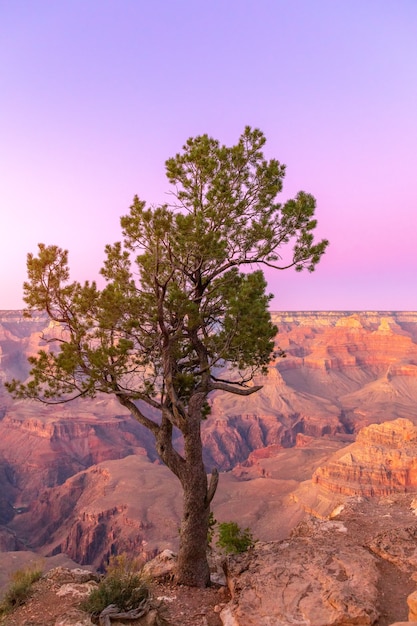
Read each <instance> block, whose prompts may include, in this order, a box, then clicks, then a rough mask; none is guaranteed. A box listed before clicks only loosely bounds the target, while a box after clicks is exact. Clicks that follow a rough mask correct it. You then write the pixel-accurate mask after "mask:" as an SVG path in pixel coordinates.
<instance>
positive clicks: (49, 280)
mask: <svg viewBox="0 0 417 626" xmlns="http://www.w3.org/2000/svg"><path fill="white" fill-rule="evenodd" d="M264 144H265V137H264V135H263V133H262V132H261V131H260V130H258V129H251V128H250V127H246V128H245V130H244V132H243V133H242V135H241V137H240V138H239V141H238V142H237V144H236V145H234V146H232V147H226V146H224V145H221V144H220V143H219V142H218V141H217V140H215V139H213V138H211V137H209V136H207V135H201V136H198V137H195V138H190V139H188V141H187V142H186V144H185V145H184V146H183V149H182V151H181V152H180V153H178V154H177V155H176V156H175V157H173V158H170V159H168V160H167V161H166V174H167V177H168V180H169V182H170V183H171V185H172V193H171V197H172V199H173V202H172V203H171V204H164V205H160V206H156V207H149V206H147V205H146V203H145V202H144V201H142V200H140V199H139V198H138V197H137V196H135V198H134V200H133V204H132V206H131V207H130V211H129V213H128V214H127V215H126V216H124V217H122V218H121V227H122V235H123V241H122V242H117V243H115V244H112V245H107V246H106V249H105V251H106V260H105V262H104V266H103V268H102V270H101V274H102V275H103V277H104V278H105V280H106V285H105V287H104V288H103V289H99V288H98V287H97V284H96V283H95V282H85V283H84V284H81V283H79V282H70V275H69V268H68V253H67V251H66V250H62V249H61V248H59V247H57V246H46V245H44V244H39V250H38V255H37V256H35V255H33V254H29V255H28V260H27V267H28V280H27V282H25V283H24V299H25V302H26V304H27V305H28V311H29V312H30V311H34V310H37V311H39V310H41V311H46V312H47V313H48V315H49V317H50V318H51V320H53V321H55V322H57V325H56V327H55V328H56V332H55V334H54V337H53V339H54V341H55V344H54V345H55V346H56V347H55V348H53V347H52V348H51V349H45V350H42V351H40V352H39V354H38V356H36V357H33V358H31V359H30V361H31V365H32V370H31V377H30V379H29V380H28V381H26V382H24V383H21V382H19V381H16V380H13V381H11V382H10V383H8V388H9V391H10V392H11V393H12V394H13V395H14V396H15V397H20V398H36V399H38V400H41V401H43V402H66V401H69V400H71V399H74V398H77V397H93V396H95V394H97V393H99V392H104V393H109V394H114V395H115V396H116V397H117V398H118V400H119V401H120V403H121V404H122V405H124V406H126V407H127V408H128V409H129V410H130V411H131V413H132V415H133V416H134V417H135V418H136V419H137V420H138V421H139V422H140V423H141V424H143V425H144V426H145V427H146V428H148V429H149V430H150V431H151V432H152V433H153V434H154V436H155V441H156V449H157V451H158V454H159V456H160V458H161V459H162V461H163V462H164V463H165V464H166V465H167V466H168V467H169V468H170V470H171V471H173V472H174V474H176V476H177V477H178V478H179V480H180V482H181V484H182V487H183V492H184V515H183V522H182V526H181V532H180V553H179V564H178V580H179V581H181V582H184V583H186V584H196V585H201V584H207V582H208V575H209V574H208V567H207V560H206V554H205V551H206V538H207V524H208V516H209V511H210V502H211V499H212V497H213V495H214V492H215V488H216V484H217V474H216V471H214V472H213V474H212V479H211V483H210V484H209V483H208V481H207V476H206V469H205V468H204V464H203V461H202V444H201V436H200V424H201V421H202V420H203V419H204V418H205V417H207V415H208V413H209V394H210V393H211V392H213V391H215V390H221V391H223V392H229V393H234V394H241V395H248V394H251V393H254V392H256V391H257V390H258V389H259V388H260V387H259V386H255V385H254V384H253V383H252V381H253V377H254V375H255V374H256V373H257V372H265V370H266V366H267V364H268V362H269V360H270V358H271V354H272V352H273V347H274V337H275V335H276V332H277V329H276V327H275V326H274V325H273V324H272V321H271V317H270V313H269V309H268V304H269V301H270V299H271V296H270V295H269V294H267V293H266V282H265V278H264V275H263V272H262V267H264V266H268V267H273V268H276V269H278V270H282V269H287V268H289V267H294V268H295V270H297V271H301V270H303V269H304V268H306V269H307V270H308V271H313V270H314V268H315V266H316V265H317V263H318V262H319V260H320V258H321V256H322V255H323V253H324V252H325V249H326V247H327V244H328V242H327V241H326V240H322V241H319V242H317V243H316V242H315V241H314V236H313V233H314V229H315V227H316V220H315V219H314V213H315V208H316V203H315V199H314V198H313V196H312V195H310V194H308V193H305V192H299V193H298V194H297V196H296V197H295V198H294V199H291V200H289V201H287V202H285V203H284V204H279V203H277V201H276V197H277V195H278V194H279V192H280V191H281V190H282V182H283V178H284V175H285V166H284V165H282V164H280V163H279V161H277V160H276V159H271V160H267V159H266V158H265V157H264V155H263V152H262V149H263V146H264ZM174 428H176V429H178V430H179V431H180V432H181V433H182V437H183V442H184V452H183V453H182V454H180V453H179V452H178V450H176V449H175V447H174V445H173V432H174V431H173V429H174Z"/></svg>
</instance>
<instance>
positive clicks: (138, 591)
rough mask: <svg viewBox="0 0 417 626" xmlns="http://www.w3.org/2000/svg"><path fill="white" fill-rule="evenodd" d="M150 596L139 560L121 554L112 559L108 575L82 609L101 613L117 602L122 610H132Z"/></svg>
mask: <svg viewBox="0 0 417 626" xmlns="http://www.w3.org/2000/svg"><path fill="white" fill-rule="evenodd" d="M148 597H149V588H148V584H147V581H146V580H145V578H144V576H143V574H142V573H141V572H140V568H139V563H138V561H137V560H135V559H132V558H130V557H128V556H127V555H126V554H121V555H119V556H115V557H112V558H111V559H110V563H109V565H108V567H107V570H106V575H105V576H104V578H103V580H101V581H100V583H99V585H98V587H97V588H96V589H93V591H92V592H91V593H90V595H89V596H88V598H86V600H84V601H83V602H82V609H83V610H84V611H86V612H88V613H91V614H93V615H99V614H100V613H101V611H103V610H104V609H105V608H106V607H107V606H109V604H115V605H116V606H117V607H118V608H119V609H120V611H130V610H131V609H134V608H136V607H138V606H139V605H140V603H141V602H142V601H143V600H146V599H148Z"/></svg>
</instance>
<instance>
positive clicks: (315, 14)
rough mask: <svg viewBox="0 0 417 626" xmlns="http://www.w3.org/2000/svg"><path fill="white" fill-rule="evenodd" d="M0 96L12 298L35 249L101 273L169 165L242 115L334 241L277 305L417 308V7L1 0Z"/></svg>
mask: <svg viewBox="0 0 417 626" xmlns="http://www.w3.org/2000/svg"><path fill="white" fill-rule="evenodd" d="M0 93H1V96H0V228H1V235H0V236H1V240H0V309H2V310H4V309H19V308H22V306H23V302H22V283H23V281H24V280H25V278H26V254H27V253H28V252H36V250H37V244H38V243H39V242H43V243H46V244H57V245H59V246H61V247H63V248H67V249H69V251H70V265H71V267H72V278H74V279H77V280H81V281H84V280H85V279H94V278H96V277H97V272H98V269H99V268H100V267H101V264H102V261H103V258H104V255H103V250H104V246H105V244H106V243H112V242H114V241H116V240H119V239H120V229H119V217H120V216H121V215H124V214H126V213H127V212H128V209H129V206H130V204H131V201H132V198H133V196H134V194H136V193H137V194H138V195H139V197H141V198H142V199H145V200H147V202H149V203H150V204H152V203H158V202H164V201H166V200H167V199H168V198H169V196H167V195H166V192H167V191H169V185H168V182H167V180H166V178H165V169H164V162H165V160H166V159H167V158H168V157H170V156H173V155H174V154H175V153H176V152H178V151H179V150H180V148H181V146H182V145H183V144H184V142H185V140H186V139H187V138H188V137H189V136H195V135H198V134H202V133H208V134H210V135H212V136H213V137H215V138H217V139H219V140H220V141H221V142H222V143H226V144H228V145H232V144H234V143H235V142H236V141H237V140H238V137H239V135H240V133H241V132H242V131H243V128H244V126H245V125H250V126H255V127H259V128H261V130H263V132H264V133H265V135H266V137H267V145H266V149H265V154H266V155H267V156H268V157H276V158H278V159H279V160H280V161H281V162H283V163H285V164H286V165H287V176H286V181H285V183H284V191H283V193H282V199H283V200H285V199H286V198H288V197H291V196H293V195H294V194H295V193H296V192H297V191H298V190H300V189H303V190H305V191H308V192H310V193H312V194H313V195H314V196H315V197H316V199H317V218H318V221H319V228H318V233H319V235H320V236H322V237H327V238H328V239H330V242H331V246H330V248H329V250H328V252H327V254H326V256H325V258H323V260H322V262H321V263H320V264H319V266H318V267H317V270H316V272H315V273H314V274H308V273H305V272H303V273H302V274H296V273H295V272H294V271H293V270H287V271H285V272H272V271H268V272H267V278H268V283H269V289H270V291H271V292H273V293H274V296H275V297H274V300H273V302H272V308H273V309H274V310H328V309H334V310H337V309H342V310H360V309H368V310H416V309H417V290H416V282H417V280H416V277H417V167H416V166H417V2H416V0H206V1H205V2H202V1H200V0H152V1H150V0H146V1H142V0H59V1H57V0H18V1H16V0H0Z"/></svg>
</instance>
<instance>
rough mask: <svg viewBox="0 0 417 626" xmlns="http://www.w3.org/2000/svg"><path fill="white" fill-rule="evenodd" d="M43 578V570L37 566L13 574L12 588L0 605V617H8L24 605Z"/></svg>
mask: <svg viewBox="0 0 417 626" xmlns="http://www.w3.org/2000/svg"><path fill="white" fill-rule="evenodd" d="M41 576H42V569H41V568H40V567H37V566H33V567H28V568H25V569H19V570H17V571H16V572H13V574H11V576H10V579H11V582H10V586H9V588H8V589H7V591H6V593H5V595H4V598H3V601H2V602H1V603H0V617H2V616H4V615H8V614H9V613H11V611H13V609H14V608H16V607H18V606H20V605H21V604H24V602H25V601H26V600H27V599H28V598H29V596H30V592H31V590H32V585H33V583H35V582H36V581H37V580H39V579H40V577H41Z"/></svg>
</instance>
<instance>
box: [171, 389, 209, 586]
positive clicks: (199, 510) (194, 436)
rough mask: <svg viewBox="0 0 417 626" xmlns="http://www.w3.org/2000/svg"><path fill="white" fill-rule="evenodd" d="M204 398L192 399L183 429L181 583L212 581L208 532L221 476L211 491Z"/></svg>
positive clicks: (179, 574) (200, 583)
mask: <svg viewBox="0 0 417 626" xmlns="http://www.w3.org/2000/svg"><path fill="white" fill-rule="evenodd" d="M198 396H200V394H198ZM203 400H204V396H203V395H201V396H200V397H196V396H194V397H193V398H191V399H190V403H189V406H188V419H187V423H186V425H185V427H184V430H183V437H184V457H185V466H184V468H183V470H184V471H182V472H181V477H180V480H181V485H182V489H183V515H182V521H181V529H180V548H179V553H178V563H177V572H176V580H177V582H178V583H180V584H183V585H189V586H192V587H207V586H208V585H209V584H210V569H209V565H208V561H207V533H208V523H209V517H210V502H211V499H212V498H213V496H214V492H215V486H216V484H217V480H216V478H217V476H216V474H214V475H213V477H214V480H212V483H211V489H210V494H208V491H209V489H208V483H207V474H206V470H205V467H204V464H203V446H202V442H201V435H200V423H201V406H202V401H203Z"/></svg>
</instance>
